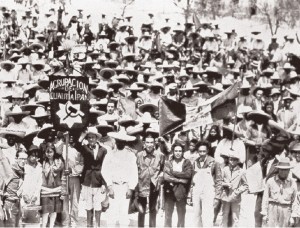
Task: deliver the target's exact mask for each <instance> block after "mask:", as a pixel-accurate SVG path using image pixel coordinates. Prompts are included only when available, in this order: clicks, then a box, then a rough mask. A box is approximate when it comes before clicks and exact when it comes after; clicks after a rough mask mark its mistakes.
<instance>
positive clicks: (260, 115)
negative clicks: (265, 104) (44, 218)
mask: <svg viewBox="0 0 300 228" xmlns="http://www.w3.org/2000/svg"><path fill="white" fill-rule="evenodd" d="M247 117H248V118H249V119H251V120H253V121H255V122H256V121H257V120H260V121H263V122H267V121H268V120H270V119H271V116H270V115H268V114H267V113H265V112H264V111H261V110H255V111H252V112H249V113H248V115H247Z"/></svg>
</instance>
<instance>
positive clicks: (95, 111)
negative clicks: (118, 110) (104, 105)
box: [90, 106, 105, 117]
mask: <svg viewBox="0 0 300 228" xmlns="http://www.w3.org/2000/svg"><path fill="white" fill-rule="evenodd" d="M90 114H91V115H96V116H97V117H98V116H102V115H104V114H105V111H102V110H99V109H96V107H95V106H92V107H91V108H90Z"/></svg>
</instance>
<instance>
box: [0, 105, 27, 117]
mask: <svg viewBox="0 0 300 228" xmlns="http://www.w3.org/2000/svg"><path fill="white" fill-rule="evenodd" d="M29 113H30V112H29V111H23V110H22V109H21V107H20V106H18V105H16V106H14V107H13V109H12V110H11V111H10V112H7V114H6V115H7V116H26V115H28V114H29Z"/></svg>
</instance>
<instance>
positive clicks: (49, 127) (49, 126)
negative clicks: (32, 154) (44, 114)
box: [37, 124, 56, 139]
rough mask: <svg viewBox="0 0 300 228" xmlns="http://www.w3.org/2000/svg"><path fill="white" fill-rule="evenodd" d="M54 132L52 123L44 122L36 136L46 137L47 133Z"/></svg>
mask: <svg viewBox="0 0 300 228" xmlns="http://www.w3.org/2000/svg"><path fill="white" fill-rule="evenodd" d="M55 132H56V131H55V128H54V127H53V125H52V124H44V125H43V127H42V129H41V130H40V131H39V132H38V133H37V137H38V138H41V139H46V138H48V137H49V135H51V134H53V133H55Z"/></svg>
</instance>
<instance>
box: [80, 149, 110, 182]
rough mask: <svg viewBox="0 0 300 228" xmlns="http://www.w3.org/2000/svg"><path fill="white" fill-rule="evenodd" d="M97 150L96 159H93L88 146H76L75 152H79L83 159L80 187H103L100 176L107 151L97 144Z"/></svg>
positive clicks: (91, 151)
mask: <svg viewBox="0 0 300 228" xmlns="http://www.w3.org/2000/svg"><path fill="white" fill-rule="evenodd" d="M98 146H99V149H98V154H97V157H96V159H94V152H93V150H92V149H90V148H89V146H87V145H84V146H81V145H77V148H76V149H77V150H78V151H80V152H81V154H82V156H83V158H84V168H83V172H82V185H84V186H88V187H93V188H99V187H101V186H102V185H105V181H104V179H103V177H102V174H101V169H102V164H103V160H104V158H105V155H106V153H107V150H106V149H105V148H104V147H102V146H101V145H100V144H99V143H98Z"/></svg>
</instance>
